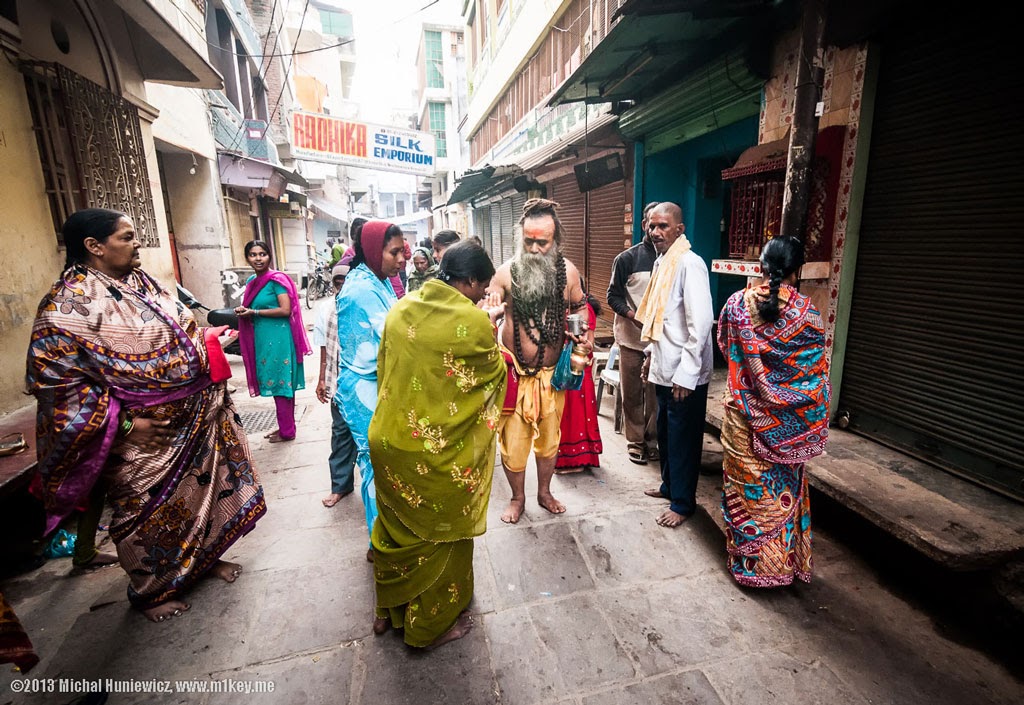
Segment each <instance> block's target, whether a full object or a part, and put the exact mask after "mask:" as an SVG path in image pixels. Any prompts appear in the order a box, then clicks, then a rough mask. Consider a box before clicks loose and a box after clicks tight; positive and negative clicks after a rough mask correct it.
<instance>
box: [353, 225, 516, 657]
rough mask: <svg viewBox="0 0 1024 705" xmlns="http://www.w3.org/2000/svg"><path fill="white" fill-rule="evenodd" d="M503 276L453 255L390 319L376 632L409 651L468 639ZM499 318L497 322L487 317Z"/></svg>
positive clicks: (487, 477)
mask: <svg viewBox="0 0 1024 705" xmlns="http://www.w3.org/2000/svg"><path fill="white" fill-rule="evenodd" d="M493 275H494V265H493V264H491V260H490V258H489V257H488V256H487V253H486V252H485V251H484V249H483V248H482V247H480V246H479V245H477V244H476V243H472V242H468V241H467V242H461V243H458V244H456V245H453V246H452V247H450V248H449V249H448V250H447V251H446V252H445V254H444V258H443V259H442V261H441V269H440V271H439V272H438V276H437V279H434V280H431V281H428V282H427V283H426V284H424V285H423V287H422V288H421V289H419V290H418V291H416V292H414V293H412V294H410V295H408V296H406V297H405V298H404V299H402V301H400V302H399V303H398V304H397V305H395V307H394V308H393V309H392V310H391V313H390V314H388V317H387V322H386V323H385V325H384V335H383V339H382V343H381V349H380V352H379V354H378V361H377V365H378V370H379V377H380V398H379V400H378V402H377V411H376V413H375V414H374V416H373V422H372V423H371V424H370V454H371V456H372V458H373V465H374V469H375V483H376V485H377V503H378V504H377V506H378V508H379V510H380V516H378V517H377V522H376V523H375V524H374V525H373V537H372V538H373V550H374V559H375V560H374V566H373V572H374V578H375V581H376V586H377V613H376V619H375V620H374V623H373V631H374V633H376V634H382V633H383V632H385V631H387V628H388V624H389V623H390V624H391V625H392V626H394V627H395V628H404V630H405V643H407V644H409V645H410V646H417V647H425V646H437V645H440V644H442V643H445V642H447V641H451V640H453V639H458V638H460V637H462V636H465V634H466V632H468V631H469V629H470V628H471V627H472V620H471V619H470V617H469V615H468V614H463V612H464V611H465V609H466V607H467V606H468V605H469V601H470V599H471V598H472V597H473V537H474V536H480V535H481V534H483V533H484V530H485V529H486V528H487V500H488V498H489V497H490V492H491V476H492V473H493V470H494V449H495V439H496V429H497V424H498V418H499V416H500V414H501V407H500V405H501V403H502V401H503V400H504V395H505V383H506V375H507V372H506V369H507V368H506V366H505V361H504V359H503V358H502V357H501V354H500V353H499V352H498V346H497V343H496V342H495V328H494V325H493V318H496V317H497V316H498V315H500V313H501V311H502V309H501V308H500V307H499V308H496V309H494V310H490V311H488V312H484V311H482V310H480V309H479V308H477V307H476V306H475V305H474V304H476V303H477V302H478V301H480V299H482V298H483V296H484V293H485V290H486V288H487V286H488V285H489V284H490V281H491V277H492V276H493ZM489 316H490V318H489Z"/></svg>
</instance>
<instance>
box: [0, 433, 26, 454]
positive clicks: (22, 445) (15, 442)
mask: <svg viewBox="0 0 1024 705" xmlns="http://www.w3.org/2000/svg"><path fill="white" fill-rule="evenodd" d="M26 448H28V443H26V442H25V434H23V433H21V432H18V431H15V432H14V433H8V434H7V435H6V436H3V437H2V438H0V457H3V456H5V455H16V454H18V453H20V452H22V451H23V450H25V449H26Z"/></svg>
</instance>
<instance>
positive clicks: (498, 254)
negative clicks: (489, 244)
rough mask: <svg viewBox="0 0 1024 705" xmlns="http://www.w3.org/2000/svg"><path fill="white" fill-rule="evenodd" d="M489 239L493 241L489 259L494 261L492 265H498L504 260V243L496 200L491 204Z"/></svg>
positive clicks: (499, 206)
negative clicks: (492, 249)
mask: <svg viewBox="0 0 1024 705" xmlns="http://www.w3.org/2000/svg"><path fill="white" fill-rule="evenodd" d="M491 239H492V240H493V241H494V251H493V253H492V254H491V260H492V261H493V262H494V266H495V267H498V266H500V265H501V263H502V262H504V261H505V255H504V247H505V245H504V233H502V232H501V205H500V204H499V203H497V202H495V203H492V204H491Z"/></svg>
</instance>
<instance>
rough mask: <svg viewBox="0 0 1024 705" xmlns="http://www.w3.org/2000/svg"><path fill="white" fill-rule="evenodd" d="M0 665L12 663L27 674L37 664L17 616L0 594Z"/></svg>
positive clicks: (36, 657)
mask: <svg viewBox="0 0 1024 705" xmlns="http://www.w3.org/2000/svg"><path fill="white" fill-rule="evenodd" d="M0 663H13V664H14V665H15V666H17V667H18V670H20V671H21V672H22V673H28V672H29V671H31V670H32V667H33V666H35V665H36V664H37V663H39V657H38V656H37V655H36V652H35V651H34V650H33V648H32V642H31V640H29V638H28V634H26V633H25V628H24V627H22V626H21V622H19V621H18V616H17V615H16V614H14V610H13V609H11V606H10V605H8V604H7V601H6V600H5V599H4V595H3V593H2V592H0Z"/></svg>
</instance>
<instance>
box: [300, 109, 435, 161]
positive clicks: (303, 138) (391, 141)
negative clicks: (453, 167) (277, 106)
mask: <svg viewBox="0 0 1024 705" xmlns="http://www.w3.org/2000/svg"><path fill="white" fill-rule="evenodd" d="M292 154H293V155H294V156H295V157H297V158H298V159H308V160H309V161H314V162H327V163H328V164H344V165H346V166H359V167H364V168H367V169H378V170H381V171H397V172H400V173H402V174H420V175H424V176H430V175H432V174H433V173H434V170H435V159H436V156H435V152H434V136H433V135H432V134H431V133H429V132H418V131H416V130H406V129H403V128H400V127H388V126H385V125H374V124H371V123H368V122H358V121H354V120H342V119H341V118H337V117H334V116H333V115H321V114H319V113H306V112H299V111H296V112H294V113H292Z"/></svg>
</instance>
